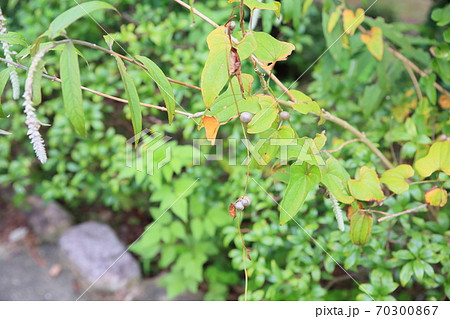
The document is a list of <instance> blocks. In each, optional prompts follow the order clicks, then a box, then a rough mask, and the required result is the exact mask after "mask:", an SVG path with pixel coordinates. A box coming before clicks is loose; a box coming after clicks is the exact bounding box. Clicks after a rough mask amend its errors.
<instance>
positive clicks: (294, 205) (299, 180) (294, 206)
mask: <svg viewBox="0 0 450 319" xmlns="http://www.w3.org/2000/svg"><path fill="white" fill-rule="evenodd" d="M319 181H320V170H319V168H318V167H317V166H310V165H309V164H307V163H303V164H302V165H296V164H295V163H294V164H292V165H291V169H290V176H289V184H288V186H287V188H286V192H285V193H284V195H283V200H282V201H281V204H280V206H281V209H280V211H281V212H280V224H281V225H283V224H285V223H287V222H288V221H289V220H291V219H292V218H294V216H295V215H296V214H297V213H298V211H299V209H300V208H301V207H302V205H303V203H304V202H305V199H306V196H307V195H308V193H309V192H310V191H311V190H312V189H313V188H314V187H315V186H316V185H317V184H319Z"/></svg>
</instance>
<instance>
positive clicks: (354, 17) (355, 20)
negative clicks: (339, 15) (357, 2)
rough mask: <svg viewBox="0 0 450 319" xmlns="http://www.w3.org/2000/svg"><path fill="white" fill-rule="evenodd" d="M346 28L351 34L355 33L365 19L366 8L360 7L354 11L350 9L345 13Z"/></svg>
mask: <svg viewBox="0 0 450 319" xmlns="http://www.w3.org/2000/svg"><path fill="white" fill-rule="evenodd" d="M343 20H344V30H345V32H346V33H347V34H349V35H354V34H355V31H356V29H357V28H358V26H359V25H360V24H361V23H362V22H363V21H364V10H363V9H361V8H359V9H357V10H356V12H355V13H354V12H353V11H352V10H350V9H346V10H344V13H343Z"/></svg>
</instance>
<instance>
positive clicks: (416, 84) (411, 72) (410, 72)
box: [402, 61, 423, 100]
mask: <svg viewBox="0 0 450 319" xmlns="http://www.w3.org/2000/svg"><path fill="white" fill-rule="evenodd" d="M402 62H403V65H404V66H405V69H406V71H407V72H408V74H409V77H410V78H411V80H412V83H413V85H414V88H415V90H416V93H417V97H418V98H419V100H421V99H422V98H423V95H422V91H421V90H420V86H419V82H417V79H416V76H415V75H414V72H413V70H412V69H411V67H410V66H409V64H408V63H406V62H405V61H402Z"/></svg>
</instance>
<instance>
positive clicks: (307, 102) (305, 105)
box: [289, 90, 323, 124]
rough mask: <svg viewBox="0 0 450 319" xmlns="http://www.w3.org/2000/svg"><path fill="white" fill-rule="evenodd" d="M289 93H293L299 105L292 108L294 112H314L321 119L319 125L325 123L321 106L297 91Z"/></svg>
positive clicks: (296, 104)
mask: <svg viewBox="0 0 450 319" xmlns="http://www.w3.org/2000/svg"><path fill="white" fill-rule="evenodd" d="M289 93H291V94H292V96H293V97H294V98H295V100H296V101H297V103H295V104H294V105H293V106H292V107H293V108H294V110H296V111H298V112H300V113H302V114H308V113H309V112H314V113H316V114H318V115H319V117H320V120H319V124H321V123H322V122H323V118H322V110H321V109H320V106H319V104H317V102H315V101H313V100H312V99H311V98H310V97H309V96H308V95H306V94H304V93H302V92H300V91H297V90H290V91H289Z"/></svg>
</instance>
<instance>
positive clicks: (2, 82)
mask: <svg viewBox="0 0 450 319" xmlns="http://www.w3.org/2000/svg"><path fill="white" fill-rule="evenodd" d="M12 70H13V68H12V67H9V68H6V69H4V70H2V71H1V72H0V118H6V115H5V114H4V113H3V110H2V99H1V97H2V94H3V90H4V89H5V86H6V83H7V82H8V79H9V75H10V74H11V71H12Z"/></svg>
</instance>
